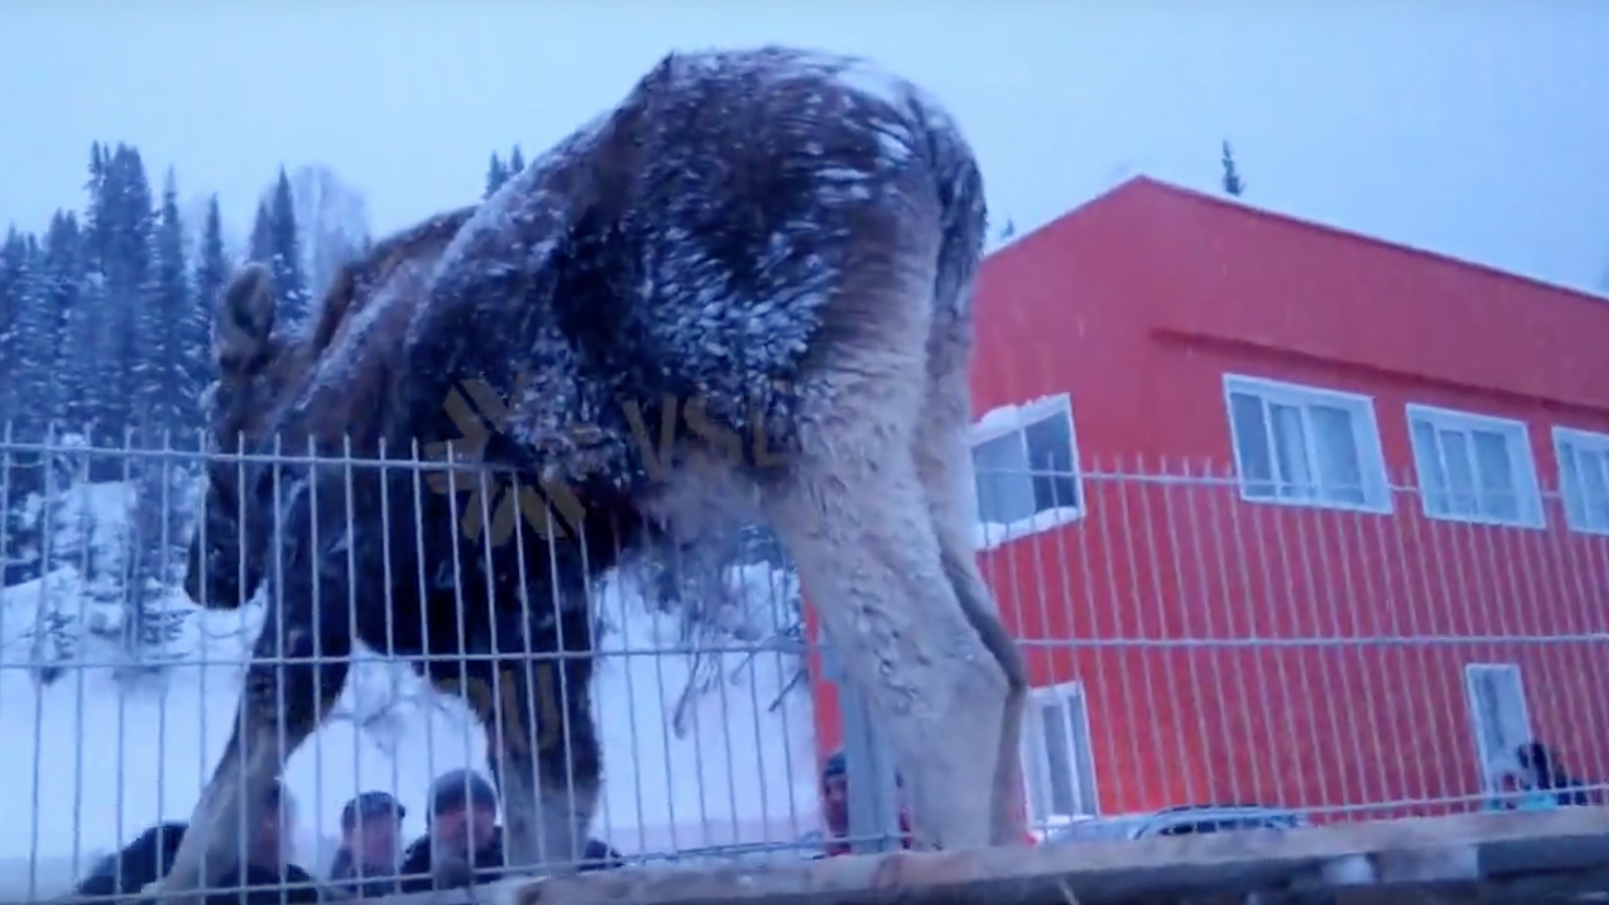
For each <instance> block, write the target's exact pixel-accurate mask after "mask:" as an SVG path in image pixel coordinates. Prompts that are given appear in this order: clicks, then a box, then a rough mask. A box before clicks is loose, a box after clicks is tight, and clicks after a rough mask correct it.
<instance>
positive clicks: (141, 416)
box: [90, 144, 156, 479]
mask: <svg viewBox="0 0 1609 905" xmlns="http://www.w3.org/2000/svg"><path fill="white" fill-rule="evenodd" d="M104 150H105V149H104V147H103V148H102V153H103V158H102V169H101V173H100V177H101V178H100V179H99V181H98V186H97V188H98V191H97V192H96V194H95V196H94V197H92V198H91V201H90V214H91V219H90V222H91V228H92V229H93V230H94V232H95V240H94V243H93V244H94V246H95V248H96V250H97V251H98V252H99V255H98V257H99V260H98V261H97V262H96V264H97V267H98V270H99V272H100V274H101V276H102V278H103V282H102V284H101V287H100V289H101V297H100V298H99V299H98V300H97V302H96V311H95V313H94V315H93V316H94V320H95V322H96V323H97V324H98V328H99V330H100V331H101V332H102V336H101V342H99V343H97V344H96V353H95V355H96V365H97V367H96V380H95V381H94V383H93V386H94V387H95V388H96V389H97V391H98V392H99V393H102V394H104V395H103V397H102V398H101V399H99V400H97V404H96V406H95V408H96V410H97V412H96V418H95V431H96V436H97V437H100V438H102V439H105V440H107V441H108V442H113V443H118V442H121V440H122V438H123V437H124V435H125V431H127V430H129V429H130V428H132V427H134V426H135V425H136V424H137V423H142V422H144V421H145V420H146V416H145V413H144V412H143V411H142V409H143V408H144V407H146V406H148V405H149V403H150V399H151V396H152V390H151V386H152V380H153V377H152V374H151V371H152V370H153V366H152V363H151V362H150V361H149V360H148V359H147V357H146V354H145V350H146V348H147V347H148V346H149V344H150V343H151V342H152V334H153V332H154V331H155V330H156V326H155V324H154V323H153V320H152V318H151V317H150V313H149V312H150V305H149V296H150V291H151V289H150V287H151V240H152V232H153V227H154V225H155V212H154V210H153V209H152V203H151V202H152V199H151V185H150V182H149V180H148V179H147V178H146V174H145V164H144V162H143V161H142V160H141V159H140V155H139V152H138V151H136V150H135V149H133V148H131V147H129V146H127V145H124V144H119V145H118V146H117V147H116V149H114V150H113V151H112V152H111V153H110V154H109V155H105V153H104ZM103 468H104V466H102V469H103ZM102 469H97V472H96V473H97V476H100V475H101V474H103V473H104V471H103V470H102ZM105 477H106V478H107V479H112V478H114V477H115V475H111V474H106V475H105Z"/></svg>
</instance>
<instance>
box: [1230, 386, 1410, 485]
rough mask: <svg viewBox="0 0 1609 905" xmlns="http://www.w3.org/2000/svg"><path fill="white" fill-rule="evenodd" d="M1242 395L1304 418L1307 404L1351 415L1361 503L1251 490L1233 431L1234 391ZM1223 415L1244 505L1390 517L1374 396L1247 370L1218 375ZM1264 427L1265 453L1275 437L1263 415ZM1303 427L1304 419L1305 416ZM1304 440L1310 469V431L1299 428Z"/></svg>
mask: <svg viewBox="0 0 1609 905" xmlns="http://www.w3.org/2000/svg"><path fill="white" fill-rule="evenodd" d="M1236 393H1242V394H1246V395H1250V396H1256V397H1258V398H1259V399H1261V400H1262V401H1263V403H1264V405H1265V406H1266V405H1267V404H1269V403H1280V404H1284V405H1290V406H1295V407H1298V408H1301V409H1302V410H1303V412H1304V416H1303V417H1304V419H1305V418H1306V414H1305V412H1306V408H1307V406H1310V405H1327V406H1333V407H1335V408H1341V409H1345V410H1346V411H1347V412H1348V413H1349V414H1350V415H1351V416H1352V419H1353V422H1352V439H1353V441H1354V442H1355V443H1356V444H1357V450H1356V452H1357V457H1358V473H1359V475H1360V476H1361V478H1362V482H1363V486H1362V488H1361V489H1362V491H1363V502H1362V503H1351V502H1342V501H1337V500H1330V499H1323V498H1317V497H1312V496H1294V495H1293V496H1283V495H1280V494H1279V493H1278V491H1277V489H1276V492H1275V493H1274V495H1272V496H1270V495H1267V494H1259V493H1257V492H1255V491H1254V489H1253V485H1254V484H1255V483H1258V482H1254V481H1252V480H1250V479H1249V478H1247V477H1246V474H1245V468H1244V467H1243V464H1242V463H1244V461H1245V459H1244V458H1242V445H1241V444H1242V442H1243V438H1242V437H1241V436H1240V435H1239V433H1238V432H1237V431H1236V429H1235V408H1234V395H1235V394H1236ZM1223 396H1224V418H1225V420H1226V421H1227V424H1228V427H1229V444H1230V448H1231V451H1232V453H1233V456H1234V460H1235V475H1236V481H1237V483H1238V484H1239V487H1240V498H1241V499H1242V500H1245V501H1246V502H1248V503H1263V504H1266V505H1275V506H1302V507H1308V508H1317V509H1340V510H1344V511H1348V512H1368V513H1374V514H1378V515H1390V514H1391V511H1392V499H1391V480H1390V477H1389V476H1388V475H1387V473H1386V464H1385V451H1384V449H1383V447H1382V446H1381V444H1380V422H1379V419H1378V418H1376V417H1375V412H1374V397H1373V396H1366V395H1364V394H1362V393H1349V392H1346V391H1344V390H1332V389H1328V388H1326V387H1315V386H1309V385H1307V384H1300V383H1288V382H1285V381H1280V380H1270V379H1268V378H1265V377H1252V376H1250V375H1247V374H1225V375H1224V378H1223ZM1263 421H1264V426H1265V428H1266V430H1267V431H1268V434H1267V436H1265V437H1263V438H1262V439H1263V441H1264V442H1265V443H1267V444H1268V447H1269V453H1270V457H1271V458H1272V456H1273V453H1274V442H1275V441H1274V437H1273V433H1272V431H1273V427H1272V419H1270V418H1268V416H1267V413H1266V411H1265V413H1264V419H1263ZM1304 426H1305V420H1304ZM1304 434H1305V435H1306V439H1307V444H1308V450H1307V454H1308V459H1309V467H1310V469H1311V468H1312V462H1313V459H1314V450H1313V448H1312V445H1313V443H1314V439H1313V432H1312V431H1311V430H1304Z"/></svg>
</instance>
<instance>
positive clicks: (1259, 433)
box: [1224, 374, 1391, 513]
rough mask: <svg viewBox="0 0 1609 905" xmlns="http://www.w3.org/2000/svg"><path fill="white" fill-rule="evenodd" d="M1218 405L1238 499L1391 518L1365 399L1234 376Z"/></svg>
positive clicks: (1229, 378)
mask: <svg viewBox="0 0 1609 905" xmlns="http://www.w3.org/2000/svg"><path fill="white" fill-rule="evenodd" d="M1224 397H1225V402H1226V403H1227V405H1228V408H1229V432H1230V439H1231V442H1232V443H1233V445H1234V451H1235V468H1236V471H1237V473H1238V474H1239V476H1240V493H1241V496H1242V497H1244V498H1245V499H1248V500H1255V501H1258V502H1268V503H1295V504H1299V505H1308V506H1330V507H1336V508H1341V509H1361V510H1365V511H1369V512H1381V513H1387V512H1390V511H1391V488H1390V486H1389V485H1388V483H1387V480H1386V470H1385V457H1384V455H1383V454H1382V453H1381V451H1380V429H1379V425H1378V423H1376V421H1375V418H1374V402H1373V401H1372V400H1371V399H1370V398H1369V397H1367V396H1360V395H1358V394H1356V393H1342V392H1339V391H1337V390H1323V389H1318V388H1315V387H1307V386H1301V385H1298V384H1293V383H1278V382H1275V381H1272V380H1262V379H1259V378H1255V377H1242V376H1239V375H1235V374H1226V375H1224Z"/></svg>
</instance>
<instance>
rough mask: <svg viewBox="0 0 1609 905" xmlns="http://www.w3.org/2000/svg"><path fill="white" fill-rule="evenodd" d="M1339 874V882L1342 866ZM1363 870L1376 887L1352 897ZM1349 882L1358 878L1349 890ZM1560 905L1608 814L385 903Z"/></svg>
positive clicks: (1500, 816) (661, 874)
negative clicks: (1254, 894)
mask: <svg viewBox="0 0 1609 905" xmlns="http://www.w3.org/2000/svg"><path fill="white" fill-rule="evenodd" d="M1343 867H1344V868H1345V870H1341V869H1340V868H1343ZM1360 871H1361V873H1362V874H1364V875H1366V877H1367V878H1370V879H1371V880H1372V882H1369V883H1367V884H1357V883H1356V879H1357V877H1358V875H1359V872H1360ZM1343 874H1350V875H1352V878H1353V882H1352V883H1347V882H1344V881H1345V879H1346V878H1345V877H1344V876H1343ZM1254 890H1255V891H1259V892H1264V891H1266V894H1265V896H1264V898H1263V899H1262V901H1264V902H1267V903H1275V902H1292V903H1298V902H1300V903H1309V902H1311V903H1324V905H1374V903H1379V905H1388V903H1405V905H1406V903H1425V905H1430V903H1447V905H1460V903H1466V902H1468V903H1473V902H1487V903H1495V902H1507V901H1511V900H1512V901H1514V902H1516V903H1532V902H1534V903H1541V902H1549V901H1564V900H1565V899H1563V898H1558V897H1559V896H1567V895H1579V894H1580V893H1581V892H1583V891H1589V890H1590V891H1605V892H1609V808H1559V809H1555V810H1549V811H1531V812H1512V811H1510V812H1504V813H1483V814H1464V815H1457V816H1451V817H1424V818H1412V819H1404V820H1383V821H1372V822H1357V823H1335V824H1329V825H1326V826H1322V827H1316V828H1311V829H1300V830H1284V831H1282V830H1246V831H1241V832H1230V833H1206V834H1200V835H1191V836H1173V837H1156V838H1150V839H1140V840H1132V841H1125V840H1117V841H1091V842H1079V843H1072V844H1065V845H1050V846H1035V847H1029V846H1014V847H1001V848H992V849H984V850H980V851H970V852H894V853H885V854H873V855H850V856H844V857H838V858H828V859H824V860H819V861H799V862H792V861H781V862H768V863H761V864H750V865H741V864H733V865H729V866H699V867H680V868H678V867H674V866H670V867H640V868H622V869H619V870H611V871H599V872H594V873H587V874H579V875H575V876H569V877H554V878H548V879H534V880H533V879H510V880H504V881H502V882H500V883H496V884H489V885H486V886H481V887H475V888H472V889H466V890H447V891H441V892H432V893H417V894H413V895H404V896H388V897H385V898H383V899H376V900H369V901H373V902H376V903H377V905H757V903H761V902H763V903H765V905H895V903H900V905H921V903H933V905H940V903H942V905H962V903H978V905H1136V903H1173V902H1178V901H1181V897H1187V898H1188V899H1189V901H1190V902H1192V903H1206V902H1215V901H1218V900H1220V898H1223V899H1224V900H1225V901H1234V902H1237V903H1238V902H1239V901H1241V899H1242V897H1243V896H1244V894H1245V893H1246V892H1249V891H1254Z"/></svg>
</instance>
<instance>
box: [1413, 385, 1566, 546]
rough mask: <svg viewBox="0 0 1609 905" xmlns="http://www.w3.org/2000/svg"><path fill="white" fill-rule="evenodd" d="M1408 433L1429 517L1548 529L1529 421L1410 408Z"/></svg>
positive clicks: (1426, 512)
mask: <svg viewBox="0 0 1609 905" xmlns="http://www.w3.org/2000/svg"><path fill="white" fill-rule="evenodd" d="M1408 429H1409V431H1410V433H1411V434H1412V436H1413V461H1414V470H1415V471H1417V472H1418V473H1419V492H1420V494H1421V495H1422V496H1423V499H1424V507H1425V514H1426V515H1428V516H1430V517H1431V518H1439V519H1450V520H1453V521H1461V522H1479V523H1483V524H1488V525H1514V526H1520V527H1529V528H1540V527H1542V525H1543V520H1542V491H1541V488H1540V487H1539V486H1537V482H1536V460H1535V459H1534V458H1532V455H1531V441H1530V436H1529V434H1528V432H1527V431H1526V429H1525V422H1523V421H1514V420H1511V419H1508V418H1494V417H1491V416H1489V415H1475V414H1471V413H1469V412H1455V411H1450V410H1448V409H1439V408H1432V407H1430V406H1424V405H1410V406H1408Z"/></svg>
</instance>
